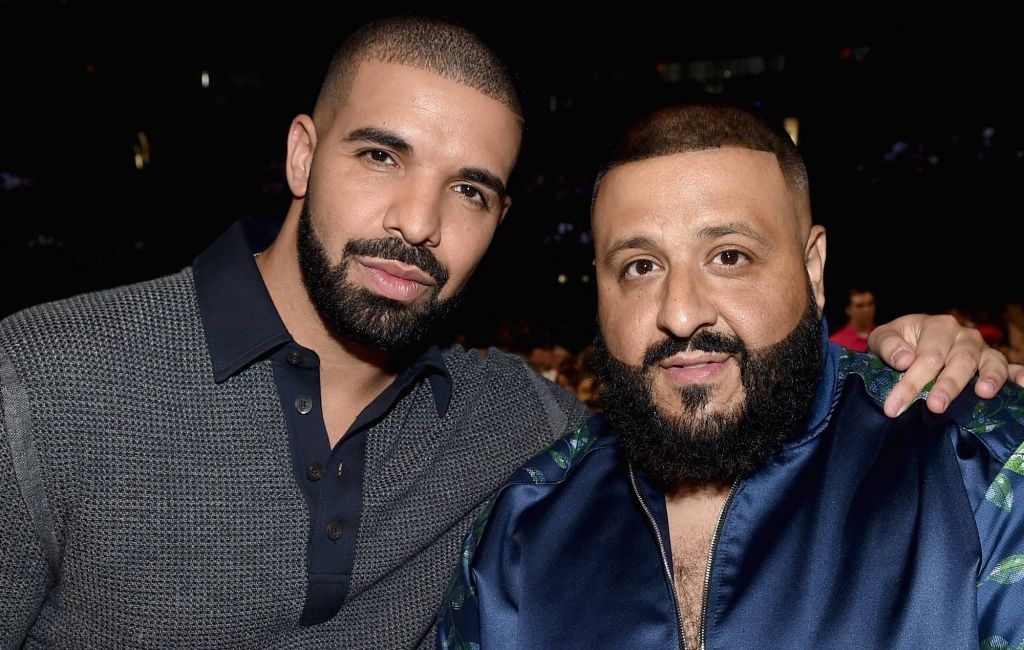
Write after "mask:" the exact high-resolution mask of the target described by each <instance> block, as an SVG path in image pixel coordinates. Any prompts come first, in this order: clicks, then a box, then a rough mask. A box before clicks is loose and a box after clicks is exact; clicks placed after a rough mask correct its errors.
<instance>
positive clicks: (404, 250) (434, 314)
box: [298, 194, 462, 352]
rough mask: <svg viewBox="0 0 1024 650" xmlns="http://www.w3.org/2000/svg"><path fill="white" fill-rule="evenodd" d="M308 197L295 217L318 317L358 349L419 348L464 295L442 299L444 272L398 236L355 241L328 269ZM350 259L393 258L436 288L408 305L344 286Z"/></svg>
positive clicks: (430, 257)
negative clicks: (426, 276)
mask: <svg viewBox="0 0 1024 650" xmlns="http://www.w3.org/2000/svg"><path fill="white" fill-rule="evenodd" d="M309 204H310V197H309V194H307V195H306V200H305V201H304V202H303V204H302V211H301V212H300V214H299V233H298V247H299V268H300V269H301V271H302V283H303V284H304V285H305V286H306V291H307V292H308V293H309V297H310V299H311V300H312V301H313V305H314V306H315V307H316V310H317V313H319V314H320V318H321V319H322V320H323V321H324V323H325V324H326V325H327V327H328V328H329V329H330V330H332V331H333V332H334V333H335V334H338V335H340V336H342V337H344V338H346V339H349V340H351V341H354V342H355V343H358V344H359V345H362V346H365V347H368V348H373V349H377V350H381V351H383V352H406V351H409V350H411V349H412V348H414V347H416V346H418V345H419V344H420V343H421V342H422V341H423V340H424V339H426V338H427V336H428V335H429V334H430V333H431V332H433V331H434V330H435V329H436V328H437V326H438V325H439V324H440V323H442V322H444V321H445V320H446V319H447V318H448V316H449V315H450V314H451V313H452V312H453V311H455V309H456V308H457V307H458V304H459V301H460V299H461V297H462V294H461V293H460V294H456V295H454V296H452V297H451V298H447V299H445V300H441V299H439V298H438V294H440V293H441V289H442V288H444V285H445V284H446V283H447V282H448V271H447V269H445V268H444V266H443V265H442V264H441V263H440V262H439V261H438V260H437V258H436V257H434V254H433V253H431V252H430V251H429V250H427V249H426V248H423V247H413V246H409V245H407V244H406V243H405V242H403V241H402V240H401V239H399V238H397V237H382V238H379V239H353V240H350V241H349V242H348V243H347V244H345V249H344V251H343V254H342V257H341V261H340V262H338V264H336V265H334V266H331V261H330V258H329V257H328V255H327V251H326V250H325V249H324V245H323V242H321V241H320V238H319V237H317V235H316V233H315V232H313V220H312V215H311V214H310V211H309ZM354 255H363V256H369V257H379V258H382V259H393V260H398V261H399V262H403V263H405V264H412V265H414V266H418V267H419V268H420V269H422V270H423V271H425V272H426V273H428V274H429V275H430V276H431V277H432V278H434V280H435V281H436V284H435V285H434V286H433V288H432V289H431V290H430V294H429V295H428V296H427V299H426V300H425V301H424V302H422V303H419V304H415V305H413V304H407V303H403V302H399V301H397V300H392V299H391V298H386V297H384V296H381V295H378V294H375V293H373V292H371V291H368V290H366V289H363V288H361V287H353V286H351V285H350V284H349V283H348V279H347V276H348V267H349V265H350V264H351V263H352V257H353V256H354Z"/></svg>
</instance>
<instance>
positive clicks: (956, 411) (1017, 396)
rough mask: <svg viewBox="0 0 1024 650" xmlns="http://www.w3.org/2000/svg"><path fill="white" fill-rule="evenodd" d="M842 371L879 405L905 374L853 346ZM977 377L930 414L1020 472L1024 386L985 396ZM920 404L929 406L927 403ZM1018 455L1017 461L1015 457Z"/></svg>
mask: <svg viewBox="0 0 1024 650" xmlns="http://www.w3.org/2000/svg"><path fill="white" fill-rule="evenodd" d="M839 372H840V374H841V375H843V376H845V377H846V380H849V379H851V378H855V379H858V380H860V381H861V382H863V385H864V391H865V393H866V395H867V396H868V397H869V398H870V399H871V400H872V401H873V402H874V403H875V405H876V406H877V407H878V408H879V409H881V407H882V404H883V403H884V402H885V398H886V397H888V395H889V393H890V392H891V391H892V388H893V386H895V385H896V382H898V381H899V380H900V378H901V377H902V376H903V373H901V372H899V371H897V370H893V369H892V368H890V367H889V366H887V365H885V363H884V362H883V361H882V360H881V359H879V358H878V357H876V356H874V355H870V354H861V353H857V352H851V351H850V350H843V351H842V352H841V353H840V357H839ZM976 380H977V378H976V377H975V378H974V379H972V380H971V381H970V382H968V384H967V385H966V386H965V387H964V389H963V390H962V391H961V392H960V394H959V395H958V396H957V397H956V398H955V399H954V400H953V402H952V403H951V404H950V405H949V408H948V409H946V412H945V413H943V414H941V415H938V416H930V417H934V418H936V419H940V420H944V421H946V422H948V423H949V424H953V425H955V426H957V427H959V428H960V429H961V430H963V431H964V432H965V433H967V434H971V435H974V436H976V437H978V438H979V439H980V441H981V442H982V444H983V445H984V446H985V447H986V448H987V449H988V450H989V451H990V452H991V453H992V454H993V456H994V457H995V458H996V459H997V460H999V461H1000V462H1002V463H1009V462H1016V463H1017V468H1018V469H1019V470H1020V473H1024V453H1022V452H1020V451H1018V448H1019V447H1020V446H1021V444H1022V443H1024V389H1022V388H1021V387H1020V386H1017V385H1016V384H1014V383H1012V382H1007V384H1006V385H1005V386H1003V388H1002V390H1000V391H999V393H997V394H996V396H995V397H993V398H991V399H985V398H982V397H978V396H977V395H976V394H975V392H974V382H975V381H976ZM930 388H931V385H930V384H929V385H927V386H925V389H924V390H923V391H921V392H920V393H919V394H918V395H917V397H916V398H915V401H923V400H925V399H927V397H928V390H929V389H930ZM917 408H919V409H926V407H925V406H924V405H923V404H920V405H917ZM1014 457H1016V458H1017V460H1016V461H1013V458H1014Z"/></svg>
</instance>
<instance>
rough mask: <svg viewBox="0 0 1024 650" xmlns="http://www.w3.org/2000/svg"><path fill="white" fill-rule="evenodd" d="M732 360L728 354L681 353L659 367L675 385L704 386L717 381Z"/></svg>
mask: <svg viewBox="0 0 1024 650" xmlns="http://www.w3.org/2000/svg"><path fill="white" fill-rule="evenodd" d="M731 358H732V356H731V355H728V354H713V353H707V352H681V353H679V354H675V355H672V356H671V357H669V358H668V359H663V360H662V361H661V362H659V363H658V366H659V367H660V368H661V369H662V370H663V371H664V372H665V374H666V375H667V376H668V378H669V379H670V380H671V381H672V382H673V383H675V384H679V385H685V384H703V383H707V382H710V381H714V380H715V379H717V378H718V377H719V376H720V375H721V374H722V373H723V372H724V371H725V368H726V365H727V364H728V362H729V360H730V359H731Z"/></svg>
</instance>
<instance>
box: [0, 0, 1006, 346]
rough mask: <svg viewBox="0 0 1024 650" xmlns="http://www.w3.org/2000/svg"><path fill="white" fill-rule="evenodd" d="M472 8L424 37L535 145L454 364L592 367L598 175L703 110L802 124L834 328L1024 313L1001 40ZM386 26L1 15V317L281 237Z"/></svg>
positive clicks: (246, 17) (350, 18)
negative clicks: (293, 133) (508, 103)
mask: <svg viewBox="0 0 1024 650" xmlns="http://www.w3.org/2000/svg"><path fill="white" fill-rule="evenodd" d="M403 9H404V8H403V7H400V6H397V5H394V4H389V5H388V7H387V12H388V13H391V12H400V11H402V10H403ZM471 9H472V11H473V12H480V13H479V14H477V13H472V14H466V13H465V11H464V10H458V11H456V10H454V9H452V10H450V11H446V10H445V9H438V10H436V11H434V10H431V11H423V12H422V13H433V14H440V15H448V16H449V17H451V18H454V19H457V20H460V21H461V22H463V23H465V24H468V25H469V26H471V27H473V28H474V29H476V30H478V31H479V32H481V33H482V34H483V36H484V37H485V38H486V39H487V40H488V41H489V42H490V43H492V45H493V46H494V47H495V49H496V50H497V51H498V52H499V54H501V55H502V56H503V57H504V58H505V59H506V60H507V61H508V62H509V64H510V65H511V67H512V69H513V71H514V72H515V73H516V74H517V76H518V77H519V79H520V82H521V85H522V88H523V93H524V98H525V107H526V111H527V121H528V133H527V143H526V147H525V149H524V152H523V157H522V159H521V162H520V165H519V168H518V170H517V171H516V174H515V177H514V179H513V182H512V195H513V197H514V205H513V208H512V212H511V213H510V215H509V218H508V219H506V221H505V224H504V225H503V226H502V228H501V230H500V231H499V234H498V237H497V239H496V241H495V244H494V246H493V247H492V249H491V251H490V253H489V254H488V257H487V259H486V260H485V262H484V264H483V265H482V267H481V269H480V271H479V272H478V278H477V282H476V286H475V288H474V294H473V297H472V299H471V302H470V305H469V308H468V309H466V310H464V312H463V316H462V320H461V321H460V322H459V324H458V327H459V329H460V330H461V332H462V333H463V334H464V335H465V336H466V341H467V343H468V344H469V345H486V344H489V343H501V344H503V345H505V346H506V347H520V348H524V349H529V348H530V347H532V346H534V345H538V344H544V343H548V344H550V343H553V342H557V343H561V344H562V345H565V346H567V347H569V348H570V349H578V348H580V347H582V346H584V345H586V343H587V342H589V340H590V338H591V337H592V335H593V322H594V290H593V286H594V283H593V267H592V266H591V260H592V253H591V249H590V239H589V230H588V207H589V194H590V189H591V184H592V181H593V176H594V173H595V170H596V166H597V163H598V162H599V161H600V160H601V158H602V156H603V155H604V152H605V151H606V148H607V147H608V144H609V142H610V140H611V139H612V137H613V135H614V133H615V132H616V131H617V130H618V129H620V128H621V127H622V126H623V125H624V124H625V123H626V122H628V121H629V120H631V119H633V118H635V117H637V116H638V115H640V114H642V113H644V112H647V111H648V110H649V109H651V108H653V107H656V106H659V105H663V104H666V103H669V102H674V101H685V100H693V99H701V98H706V97H709V96H712V97H716V98H722V99H727V100H730V101H734V102H737V103H740V104H743V105H746V106H749V107H753V108H756V109H758V110H760V111H762V112H763V113H764V114H765V115H766V116H768V117H769V118H770V119H773V120H775V121H777V122H778V123H780V124H781V123H782V122H783V120H785V119H787V118H791V122H790V123H791V124H798V129H799V131H798V134H799V135H798V139H799V145H800V148H801V150H802V151H803V154H804V156H805V158H806V160H807V163H808V167H809V170H810V174H811V187H812V198H813V204H814V213H815V217H816V219H817V221H818V222H820V223H823V224H824V225H825V226H826V227H827V229H828V233H829V240H828V241H829V257H828V265H827V276H826V284H827V288H828V291H829V296H830V301H829V306H828V309H827V310H826V314H827V315H828V316H829V320H830V322H831V323H832V325H833V328H838V327H839V326H840V325H842V323H843V321H844V320H845V317H844V316H843V313H842V307H843V303H844V300H845V295H846V290H847V288H849V287H850V286H855V285H856V286H866V287H870V288H873V289H874V291H875V295H876V297H877V299H878V308H879V317H880V320H885V319H888V318H891V317H893V316H896V315H899V314H902V313H907V312H912V311H929V312H944V311H947V310H949V309H950V308H953V307H959V308H961V309H964V310H967V311H969V312H970V313H973V314H975V315H977V316H978V317H979V318H981V319H984V318H986V317H987V316H986V314H988V315H995V314H998V312H999V310H1000V309H1001V308H1002V305H1004V304H1005V303H1008V302H1015V301H1020V300H1021V299H1022V298H1024V296H1022V295H1021V294H1022V291H1021V288H1020V285H1019V283H1018V281H1017V280H1018V278H1019V277H1020V274H1019V272H1018V269H1019V268H1020V256H1019V254H1018V250H1019V245H1018V241H1017V235H1016V233H1017V232H1018V229H1017V228H1016V227H1015V226H1014V224H1015V223H1018V221H1019V220H1020V218H1021V208H1020V207H1019V206H1020V202H1019V200H1018V197H1019V194H1020V189H1021V187H1022V185H1024V182H1022V181H1024V129H1022V125H1021V123H1020V118H1021V115H1022V111H1021V105H1020V100H1019V99H1018V98H1017V97H1018V96H1019V93H1018V88H1017V86H1018V85H1019V84H1020V81H1021V78H1022V74H1021V72H1022V64H1024V55H1022V53H1021V51H1020V37H1019V36H1014V35H1012V34H1007V35H1005V36H1004V35H1002V33H1001V32H1002V31H1004V30H1002V29H1001V27H1000V26H1001V25H1005V24H1007V23H1008V22H1009V20H1010V19H1009V17H1000V16H992V15H985V16H979V17H978V20H977V21H975V22H976V23H977V24H969V21H965V20H963V19H960V18H958V19H955V20H954V19H950V20H948V21H934V20H933V21H931V22H930V23H929V24H925V23H922V22H921V21H920V20H910V21H903V22H901V21H897V20H896V19H894V18H893V17H891V16H884V17H883V16H870V15H864V16H858V15H850V16H848V17H846V18H844V19H842V20H837V19H836V18H834V17H833V18H832V19H831V20H830V21H822V20H818V21H815V20H814V19H813V18H811V17H807V16H798V17H796V18H794V17H793V16H791V15H784V14H775V15H765V16H750V15H745V16H741V15H740V12H739V10H738V9H728V10H723V11H721V12H718V13H716V12H711V11H707V12H704V13H702V14H697V13H693V12H688V13H686V14H685V18H683V19H680V18H672V17H670V15H669V14H663V13H660V10H658V11H655V10H653V9H645V8H642V7H634V6H631V5H630V6H628V11H627V10H626V9H627V7H626V6H625V5H624V6H623V8H622V9H620V11H619V12H618V13H616V14H605V13H601V15H584V14H582V13H581V12H578V11H577V12H570V11H568V10H561V11H555V10H547V11H545V12H543V13H538V12H536V11H535V10H533V9H517V8H516V7H515V6H512V5H501V6H498V5H495V6H493V7H487V8H481V7H480V6H474V7H472V8H471ZM484 13H486V15H483V14H484ZM378 15H382V12H381V11H380V10H372V9H369V8H365V7H363V8H353V7H351V6H344V5H340V4H338V5H324V4H320V3H310V2H302V1H294V2H272V1H267V2H264V3H262V4H259V5H257V4H256V3H251V4H247V5H227V6H225V5H218V8H217V9H211V8H210V7H209V6H205V5H200V4H190V3H187V2H184V3H182V2H179V3H173V4H172V3H166V4H161V3H151V4H146V8H145V9H142V8H135V9H116V10H115V9H111V8H106V7H104V5H102V4H99V3H87V2H74V1H72V0H68V1H66V2H3V3H0V71H2V72H0V97H2V100H0V228H2V230H0V232H2V235H0V265H2V266H0V272H2V276H3V288H2V290H0V317H2V316H3V315H6V314H9V313H12V312H13V311H16V310H18V309H20V308H23V307H25V306H28V305H31V304H35V303H38V302H42V301H47V300H53V299H57V298H62V297H65V296H68V295H71V294H74V293H78V292H82V291H87V290H93V289H100V288H106V287H110V286H114V285H117V284H122V283H126V282H134V281H138V280H143V279H146V278H151V277H155V276H157V275H161V274H165V273H169V272H173V271H176V270H178V269H180V268H181V267H183V266H185V265H187V264H189V263H190V262H191V260H192V259H193V257H194V256H195V255H196V254H197V253H199V252H200V251H201V250H202V249H203V248H204V247H205V246H206V245H207V244H208V243H209V242H210V241H211V240H212V239H213V238H214V237H216V236H217V235H218V234H219V233H220V232H221V231H223V230H224V229H225V228H226V227H227V226H228V225H229V224H230V223H231V222H232V221H234V220H235V219H236V218H237V217H239V216H242V215H250V214H262V215H268V216H272V217H282V216H283V215H284V211H285V208H286V206H287V203H288V201H289V199H290V196H289V194H288V190H287V186H286V185H285V183H284V178H283V169H282V161H283V156H284V151H285V135H286V132H287V128H288V124H289V122H290V120H291V119H292V117H293V116H294V115H295V114H297V113H300V112H308V111H309V110H311V108H312V104H313V101H314V99H315V97H316V92H317V90H318V88H319V83H320V79H321V77H322V75H323V72H324V69H325V67H326V64H327V61H328V59H329V57H330V54H331V52H332V51H333V49H334V47H335V46H336V45H337V44H338V43H339V42H340V41H341V40H342V39H343V38H344V37H345V36H346V35H347V34H348V33H349V32H350V31H351V30H352V29H354V28H355V27H356V26H358V25H359V24H361V23H362V22H364V21H365V20H367V19H370V18H373V17H376V16H378ZM741 18H742V21H741ZM738 23H741V24H738ZM880 24H882V25H885V30H884V31H880V30H879V29H878V25H880ZM744 25H746V27H745V28H743V26H744ZM798 25H799V26H800V27H798ZM812 25H813V28H811V27H809V26H812ZM865 27H867V28H865Z"/></svg>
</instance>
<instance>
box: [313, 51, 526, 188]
mask: <svg viewBox="0 0 1024 650" xmlns="http://www.w3.org/2000/svg"><path fill="white" fill-rule="evenodd" d="M366 127H377V128H382V129H386V130H389V131H393V132H395V133H397V134H398V135H400V136H402V138H403V139H404V140H405V141H406V142H408V143H409V144H410V145H412V147H413V151H414V153H415V154H424V155H431V156H446V157H451V158H456V159H458V160H459V162H458V164H460V165H470V166H479V167H487V168H489V169H491V170H492V171H493V172H494V173H496V174H498V175H500V176H501V178H503V179H506V180H507V178H508V175H509V174H510V173H511V171H512V167H513V166H514V165H515V159H516V154H517V153H518V148H519V138H520V135H521V132H522V126H521V121H520V119H519V117H518V116H517V115H516V114H515V113H513V112H512V111H511V110H509V109H508V108H507V107H506V106H505V105H504V104H502V103H501V102H499V101H498V100H496V99H492V98H491V97H488V96H487V95H484V94H483V93H481V92H480V91H478V90H475V89H473V88H470V87H469V86H465V85H463V84H460V83H458V82H455V81H452V80H450V79H445V78H444V77H441V76H440V75H437V74H434V73H433V72H429V71H427V70H421V69H419V68H415V67H412V66H408V65H399V64H394V63H382V62H379V61H366V62H363V63H361V64H360V65H359V68H358V70H357V71H356V74H355V76H354V78H353V79H352V81H351V83H350V84H349V87H348V92H347V93H346V96H345V99H344V100H343V102H342V104H341V106H339V107H338V110H337V112H336V114H335V120H334V123H333V124H332V125H331V129H330V133H331V135H332V137H341V138H343V137H345V135H346V134H347V133H349V132H351V131H354V130H355V129H360V128H366Z"/></svg>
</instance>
